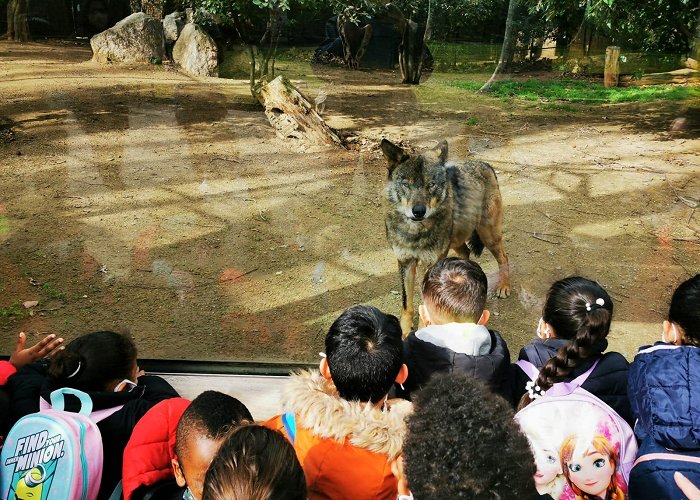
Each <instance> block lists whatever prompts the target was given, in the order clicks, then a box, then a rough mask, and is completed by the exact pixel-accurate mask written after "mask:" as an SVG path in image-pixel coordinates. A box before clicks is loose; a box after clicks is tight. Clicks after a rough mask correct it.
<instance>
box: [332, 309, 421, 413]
mask: <svg viewBox="0 0 700 500" xmlns="http://www.w3.org/2000/svg"><path fill="white" fill-rule="evenodd" d="M320 368H321V373H322V374H323V375H324V376H325V377H326V378H331V379H332V380H333V383H334V384H335V387H336V388H337V389H338V393H339V394H340V396H341V397H342V398H344V399H347V400H348V401H362V402H368V401H371V402H372V403H378V402H379V401H381V400H382V399H383V398H384V397H385V396H386V395H387V393H388V392H389V389H390V388H391V386H392V385H393V383H394V381H398V382H399V383H403V382H404V381H405V379H406V375H407V374H408V371H407V369H406V366H405V365H404V364H403V344H402V341H401V325H400V324H399V320H398V319H397V318H396V316H392V315H389V314H384V313H383V312H381V311H380V310H379V309H377V308H376V307H372V306H366V305H356V306H352V307H350V308H348V309H346V310H345V311H344V312H343V313H342V314H341V315H340V316H339V317H338V319H336V320H335V321H334V322H333V324H332V325H331V327H330V329H329V330H328V334H327V335H326V357H325V358H324V359H322V360H321V366H320Z"/></svg>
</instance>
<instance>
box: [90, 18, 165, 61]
mask: <svg viewBox="0 0 700 500" xmlns="http://www.w3.org/2000/svg"><path fill="white" fill-rule="evenodd" d="M90 46H91V47H92V52H93V56H92V59H93V61H97V62H100V63H109V62H122V63H141V62H144V63H156V62H160V61H162V60H163V53H164V50H165V49H164V47H165V41H164V38H163V25H162V24H161V22H160V21H159V20H158V19H154V18H152V17H150V16H147V15H146V14H144V13H143V12H137V13H135V14H131V15H130V16H129V17H126V18H124V19H122V20H121V21H119V22H118V23H117V24H115V25H114V27H112V28H109V29H108V30H105V31H103V32H102V33H98V34H97V35H95V36H93V37H92V38H91V39H90Z"/></svg>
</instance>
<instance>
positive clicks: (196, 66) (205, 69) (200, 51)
mask: <svg viewBox="0 0 700 500" xmlns="http://www.w3.org/2000/svg"><path fill="white" fill-rule="evenodd" d="M173 61H174V62H175V63H177V64H179V65H180V67H181V68H182V69H183V70H184V71H185V72H186V73H189V74H190V75H194V76H219V66H218V60H217V49H216V43H215V42H214V40H213V39H212V37H210V36H209V35H208V34H207V32H206V31H204V30H203V29H202V28H201V27H199V26H197V25H196V24H194V23H188V24H186V25H185V27H184V28H183V29H182V32H181V33H180V36H179V37H178V39H177V42H175V46H174V47H173Z"/></svg>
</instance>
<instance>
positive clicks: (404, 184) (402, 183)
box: [399, 179, 408, 187]
mask: <svg viewBox="0 0 700 500" xmlns="http://www.w3.org/2000/svg"><path fill="white" fill-rule="evenodd" d="M399 182H400V183H401V185H402V186H403V187H408V179H399Z"/></svg>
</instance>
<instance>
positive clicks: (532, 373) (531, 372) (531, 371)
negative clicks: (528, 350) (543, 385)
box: [515, 359, 540, 381]
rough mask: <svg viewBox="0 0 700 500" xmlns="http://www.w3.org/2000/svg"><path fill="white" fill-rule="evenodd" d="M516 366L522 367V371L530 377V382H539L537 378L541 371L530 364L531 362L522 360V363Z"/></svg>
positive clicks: (519, 362)
mask: <svg viewBox="0 0 700 500" xmlns="http://www.w3.org/2000/svg"><path fill="white" fill-rule="evenodd" d="M515 364H516V365H518V366H519V367H520V369H521V370H522V371H524V372H525V375H527V376H528V377H530V380H532V381H535V380H537V377H538V376H539V374H540V371H539V370H538V369H537V367H536V366H535V365H533V364H532V363H530V362H529V361H526V360H524V359H521V360H520V361H518V362H517V363H515Z"/></svg>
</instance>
